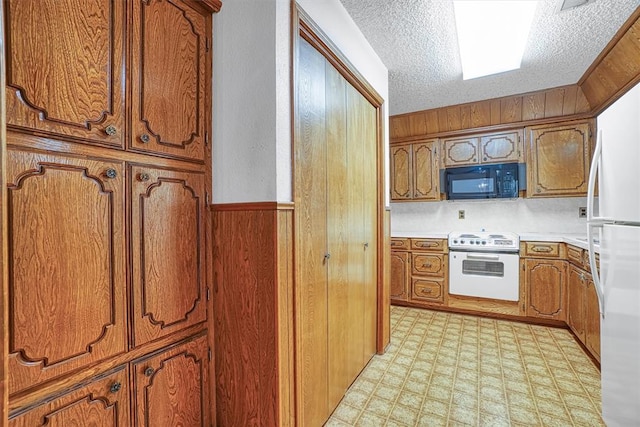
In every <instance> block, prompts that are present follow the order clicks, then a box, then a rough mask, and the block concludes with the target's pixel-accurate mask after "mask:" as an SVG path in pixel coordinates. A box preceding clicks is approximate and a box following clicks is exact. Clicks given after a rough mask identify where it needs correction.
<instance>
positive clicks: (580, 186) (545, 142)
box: [527, 122, 591, 197]
mask: <svg viewBox="0 0 640 427" xmlns="http://www.w3.org/2000/svg"><path fill="white" fill-rule="evenodd" d="M590 133H591V131H590V127H589V123H588V122H582V123H578V124H573V125H565V126H535V127H531V128H527V138H528V140H527V197H554V196H586V194H587V183H588V180H589V166H590V165H589V163H590V160H591V148H590V147H591V144H590V139H591V137H590Z"/></svg>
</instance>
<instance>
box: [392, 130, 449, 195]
mask: <svg viewBox="0 0 640 427" xmlns="http://www.w3.org/2000/svg"><path fill="white" fill-rule="evenodd" d="M437 148H438V140H429V141H422V142H417V143H413V144H403V145H398V146H392V147H391V200H397V201H399V200H422V201H427V200H440V192H439V179H440V178H439V177H440V175H439V167H438V156H437V151H438V150H437Z"/></svg>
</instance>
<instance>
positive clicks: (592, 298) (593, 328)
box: [584, 275, 600, 361]
mask: <svg viewBox="0 0 640 427" xmlns="http://www.w3.org/2000/svg"><path fill="white" fill-rule="evenodd" d="M584 305H585V307H584V313H585V335H586V336H585V345H586V347H587V348H588V349H589V351H590V352H591V354H593V356H594V357H595V358H596V359H597V360H598V361H599V360H600V306H599V304H598V294H597V293H596V288H595V284H594V283H593V280H592V279H591V275H587V286H586V289H585V298H584Z"/></svg>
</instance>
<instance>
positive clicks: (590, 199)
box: [587, 129, 602, 222]
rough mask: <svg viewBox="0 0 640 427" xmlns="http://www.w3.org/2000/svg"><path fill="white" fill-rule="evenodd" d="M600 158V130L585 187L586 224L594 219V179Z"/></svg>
mask: <svg viewBox="0 0 640 427" xmlns="http://www.w3.org/2000/svg"><path fill="white" fill-rule="evenodd" d="M601 157H602V129H600V130H599V131H598V137H597V140H596V148H595V150H594V151H593V158H592V159H591V169H590V170H589V184H588V186H587V221H588V222H591V221H593V220H594V219H596V218H595V217H594V215H593V211H594V207H595V189H596V177H597V176H598V169H599V167H600V158H601Z"/></svg>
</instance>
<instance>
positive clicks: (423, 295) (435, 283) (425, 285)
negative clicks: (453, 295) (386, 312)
mask: <svg viewBox="0 0 640 427" xmlns="http://www.w3.org/2000/svg"><path fill="white" fill-rule="evenodd" d="M411 299H412V300H417V301H427V302H437V303H441V302H443V301H444V280H443V279H436V278H432V279H423V278H417V277H414V278H413V280H412V292H411Z"/></svg>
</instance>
